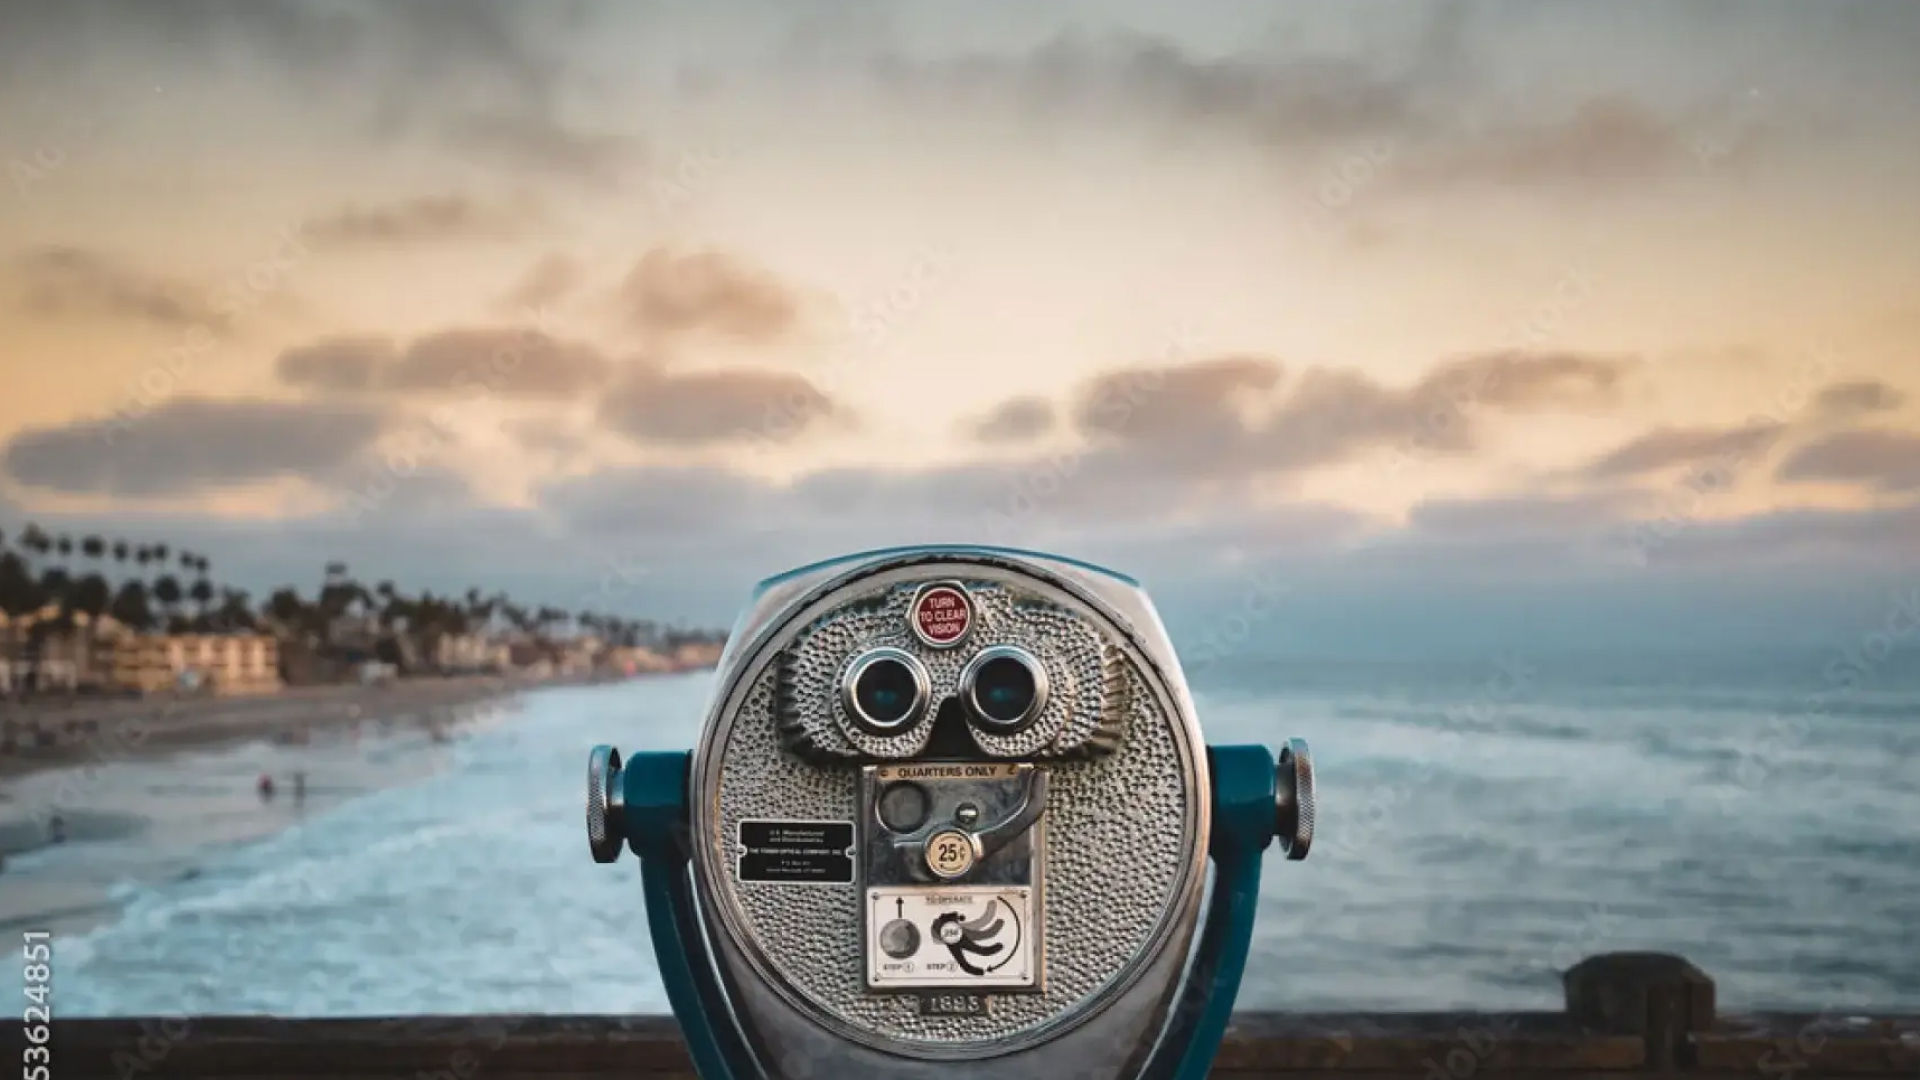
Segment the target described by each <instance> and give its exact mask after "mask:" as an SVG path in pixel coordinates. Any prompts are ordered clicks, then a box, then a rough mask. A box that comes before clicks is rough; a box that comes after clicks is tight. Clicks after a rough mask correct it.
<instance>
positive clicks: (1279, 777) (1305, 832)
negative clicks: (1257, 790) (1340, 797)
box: [1273, 739, 1313, 862]
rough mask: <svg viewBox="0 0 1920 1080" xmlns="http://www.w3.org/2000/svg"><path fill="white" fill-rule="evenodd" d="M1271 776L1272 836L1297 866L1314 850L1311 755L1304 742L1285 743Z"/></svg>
mask: <svg viewBox="0 0 1920 1080" xmlns="http://www.w3.org/2000/svg"><path fill="white" fill-rule="evenodd" d="M1273 774H1274V775H1273V780H1274V784H1273V786H1274V796H1273V806H1274V821H1273V834H1274V836H1275V837H1277V838H1278V839H1279V841H1280V848H1281V850H1282V851H1285V852H1286V853H1287V858H1289V859H1292V860H1293V861H1295V862H1298V861H1300V860H1301V859H1304V858H1306V857H1307V852H1308V851H1309V850H1311V849H1312V848H1313V752H1312V751H1311V750H1308V749H1307V741H1306V740H1305V739H1288V740H1287V745H1285V746H1283V747H1281V748H1280V761H1279V763H1278V764H1277V765H1275V766H1274V770H1273Z"/></svg>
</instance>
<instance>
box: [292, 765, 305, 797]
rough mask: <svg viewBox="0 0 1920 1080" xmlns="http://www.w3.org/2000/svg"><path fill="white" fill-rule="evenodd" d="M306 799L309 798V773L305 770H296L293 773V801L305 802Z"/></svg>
mask: <svg viewBox="0 0 1920 1080" xmlns="http://www.w3.org/2000/svg"><path fill="white" fill-rule="evenodd" d="M306 799H307V774H306V773H304V772H296V773H294V774H293V801H294V802H305V801H306Z"/></svg>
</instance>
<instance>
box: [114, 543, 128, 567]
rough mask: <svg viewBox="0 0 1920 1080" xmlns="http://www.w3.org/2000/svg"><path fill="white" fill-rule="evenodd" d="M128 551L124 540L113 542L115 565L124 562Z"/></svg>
mask: <svg viewBox="0 0 1920 1080" xmlns="http://www.w3.org/2000/svg"><path fill="white" fill-rule="evenodd" d="M129 550H130V549H129V548H128V547H127V542H126V541H125V540H115V541H114V542H113V561H114V562H117V563H124V562H126V561H127V554H128V551H129Z"/></svg>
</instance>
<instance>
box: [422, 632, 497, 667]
mask: <svg viewBox="0 0 1920 1080" xmlns="http://www.w3.org/2000/svg"><path fill="white" fill-rule="evenodd" d="M512 663H513V650H512V649H511V648H509V647H508V646H507V645H506V643H504V642H499V641H494V640H493V639H492V638H490V637H487V636H486V635H484V634H442V635H440V636H439V637H438V638H435V639H434V642H433V664H434V667H436V668H438V669H439V670H440V671H442V672H446V673H448V674H454V673H461V674H470V673H476V672H501V671H505V670H506V669H507V668H508V667H509V666H511V665H512Z"/></svg>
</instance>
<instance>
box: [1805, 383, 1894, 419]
mask: <svg viewBox="0 0 1920 1080" xmlns="http://www.w3.org/2000/svg"><path fill="white" fill-rule="evenodd" d="M1906 401H1907V397H1906V395H1905V394H1903V393H1901V392H1900V391H1899V390H1896V389H1895V388H1893V387H1891V386H1888V385H1887V384H1886V383H1883V382H1880V381H1879V380H1877V379H1863V380H1860V381H1858V382H1844V383H1835V384H1833V385H1832V386H1829V387H1827V388H1826V389H1825V390H1822V391H1820V396H1819V397H1817V398H1815V399H1814V408H1816V409H1818V410H1819V411H1820V412H1822V413H1824V414H1826V415H1828V416H1838V417H1851V416H1860V415H1862V414H1865V413H1876V412H1892V411H1893V410H1895V409H1898V408H1900V406H1902V405H1904V404H1906Z"/></svg>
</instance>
